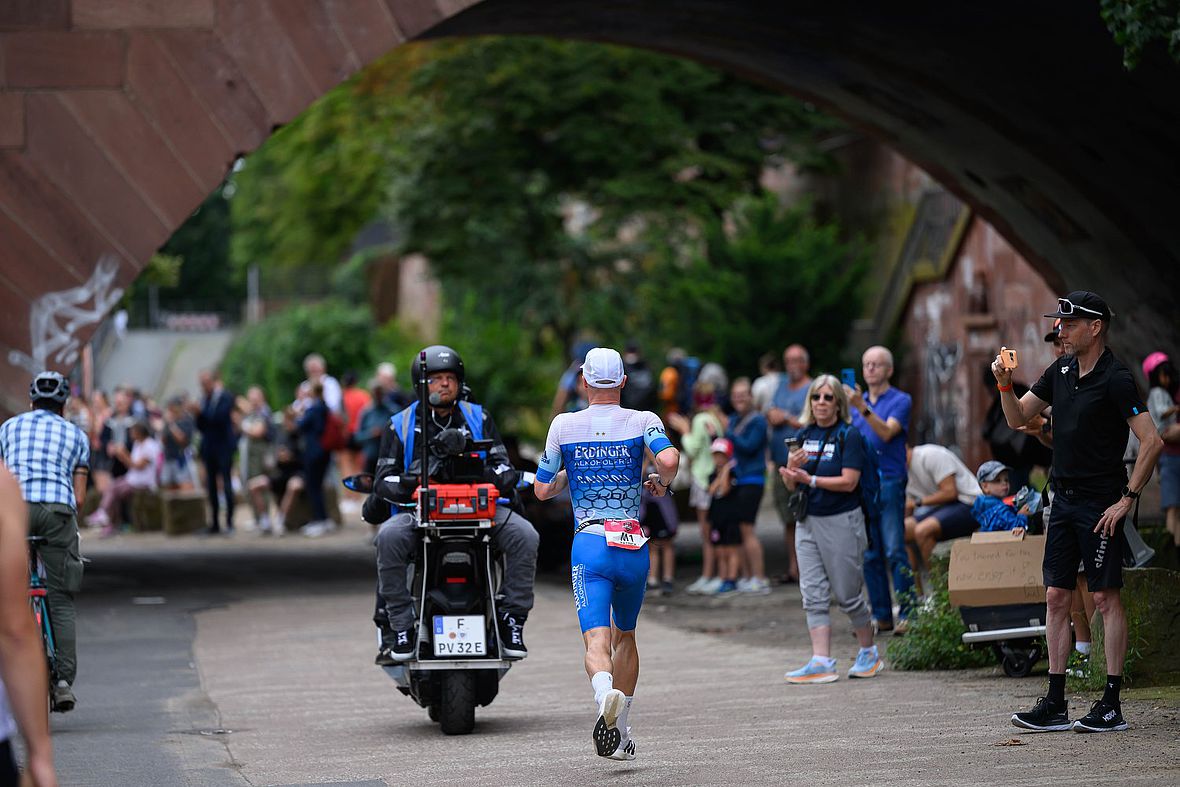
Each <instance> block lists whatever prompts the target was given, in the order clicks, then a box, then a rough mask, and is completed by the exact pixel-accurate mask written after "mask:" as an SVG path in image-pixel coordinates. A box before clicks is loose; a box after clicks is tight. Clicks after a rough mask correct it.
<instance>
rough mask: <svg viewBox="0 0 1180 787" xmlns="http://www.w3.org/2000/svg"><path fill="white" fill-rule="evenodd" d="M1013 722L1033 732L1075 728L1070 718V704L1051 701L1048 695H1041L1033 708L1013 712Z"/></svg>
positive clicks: (1061, 730) (1062, 730) (1060, 730)
mask: <svg viewBox="0 0 1180 787" xmlns="http://www.w3.org/2000/svg"><path fill="white" fill-rule="evenodd" d="M1012 723H1013V724H1015V725H1016V726H1017V727H1023V728H1024V729H1026V730H1032V731H1033V732H1064V731H1065V730H1069V729H1073V722H1071V721H1070V720H1069V705H1068V703H1065V702H1063V703H1061V704H1060V705H1057V704H1054V703H1052V702H1049V698H1048V697H1041V698H1040V699H1039V700H1037V704H1036V705H1034V706H1033V707H1032V710H1030V711H1026V712H1024V713H1013V714H1012Z"/></svg>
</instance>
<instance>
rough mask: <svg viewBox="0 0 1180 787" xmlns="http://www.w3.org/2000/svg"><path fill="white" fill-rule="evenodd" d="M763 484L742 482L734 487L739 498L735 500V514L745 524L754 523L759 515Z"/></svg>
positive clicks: (734, 492)
mask: <svg viewBox="0 0 1180 787" xmlns="http://www.w3.org/2000/svg"><path fill="white" fill-rule="evenodd" d="M763 489H764V488H763V486H762V484H742V485H740V486H735V487H734V488H733V494H734V496H735V497H736V498H737V499H736V500H735V501H734V516H736V517H737V521H738V522H741V523H743V524H747V525H752V524H754V520H755V519H756V518H757V517H758V506H760V505H762V492H763Z"/></svg>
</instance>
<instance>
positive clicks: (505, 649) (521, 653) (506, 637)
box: [499, 612, 529, 659]
mask: <svg viewBox="0 0 1180 787" xmlns="http://www.w3.org/2000/svg"><path fill="white" fill-rule="evenodd" d="M524 620H525V619H524V616H523V615H513V614H512V613H510V612H501V613H500V625H499V631H500V653H501V654H503V656H504V657H505V658H509V659H523V658H524V657H525V656H527V655H529V649H528V648H526V647H525V646H524Z"/></svg>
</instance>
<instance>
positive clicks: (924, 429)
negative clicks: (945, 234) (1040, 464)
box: [898, 219, 1057, 467]
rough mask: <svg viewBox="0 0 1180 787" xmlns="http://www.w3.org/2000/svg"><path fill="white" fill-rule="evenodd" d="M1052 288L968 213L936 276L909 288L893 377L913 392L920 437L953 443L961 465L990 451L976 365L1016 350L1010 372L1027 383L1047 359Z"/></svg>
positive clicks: (985, 392) (986, 397) (985, 394)
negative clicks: (948, 261)
mask: <svg viewBox="0 0 1180 787" xmlns="http://www.w3.org/2000/svg"><path fill="white" fill-rule="evenodd" d="M1056 299H1057V293H1055V292H1053V291H1052V290H1051V289H1049V286H1048V285H1047V284H1046V283H1045V281H1044V280H1043V279H1042V278H1041V276H1040V275H1039V274H1037V273H1036V272H1035V271H1034V270H1033V268H1032V266H1031V265H1030V264H1029V263H1028V261H1026V260H1025V259H1024V258H1023V257H1021V256H1020V255H1019V254H1017V253H1016V251H1015V250H1014V249H1013V248H1012V247H1011V246H1010V245H1009V244H1008V243H1007V241H1005V240H1004V239H1003V238H1002V237H1001V236H1000V234H999V233H998V232H996V230H995V229H993V228H992V227H991V225H989V224H987V223H986V222H984V221H982V220H980V219H975V220H974V221H973V222H972V224H971V227H970V229H969V230H968V233H967V236H966V238H965V239H964V241H963V244H962V246H961V249H960V251H959V254H958V256H957V258H956V259H955V262H954V263H953V264H952V266H951V268H950V270H949V271H948V275H947V277H946V279H945V280H944V281H940V282H931V283H928V284H920V285H918V286H917V287H915V288H914V291H913V294H912V296H911V298H910V302H909V305H908V307H907V308H906V312H905V317H904V320H903V325H902V330H903V336H904V341H905V343H906V347H905V348H904V350H903V359H902V368H901V369H900V370H899V375H898V384H899V385H900V386H901V387H903V388H905V389H906V390H907V391H909V392H910V393H911V394H912V395H913V397H914V420H913V425H912V432H913V434H914V436H915V437H916V438H917V439H918V440H919V441H920V442H938V443H942V444H944V445H957V446H958V447H959V449H960V450H961V451H962V453H963V457H964V460H965V461H966V462H967V464H968V466H970V467H976V466H977V465H978V464H979V463H980V462H983V461H984V460H985V459H989V458H990V453H989V451H988V448H987V445H986V443H984V442H983V440H982V438H981V437H980V429H981V427H982V424H983V416H984V414H985V413H986V412H987V408H988V406H989V404H990V403H991V397H992V391H993V390H994V388H993V387H992V386H994V380H992V379H991V378H990V377H989V378H988V383H989V385H988V386H985V385H984V376H983V371H984V366H986V365H987V364H988V363H990V361H991V360H992V359H993V358H994V357H995V355H996V352H997V351H998V349H999V348H1000V346H1001V345H1004V346H1008V347H1015V348H1016V349H1017V350H1018V352H1019V356H1020V371H1019V372H1018V373H1017V375H1016V379H1017V380H1019V381H1021V382H1024V383H1025V384H1031V383H1032V382H1033V381H1034V380H1035V379H1036V378H1037V377H1039V376H1040V373H1041V372H1042V371H1043V370H1044V369H1045V367H1046V366H1048V365H1049V364H1050V363H1051V362H1052V360H1053V354H1052V346H1051V345H1049V344H1046V343H1045V342H1044V335H1045V333H1046V332H1047V331H1048V329H1049V327H1050V325H1051V321H1050V320H1047V319H1045V318H1044V317H1042V316H1041V315H1043V314H1044V313H1046V312H1048V311H1052V307H1053V306H1054V305H1055V304H1056Z"/></svg>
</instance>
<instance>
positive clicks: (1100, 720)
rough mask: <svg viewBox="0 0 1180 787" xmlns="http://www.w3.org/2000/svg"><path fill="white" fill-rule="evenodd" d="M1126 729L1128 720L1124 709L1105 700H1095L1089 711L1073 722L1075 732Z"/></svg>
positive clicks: (1118, 730)
mask: <svg viewBox="0 0 1180 787" xmlns="http://www.w3.org/2000/svg"><path fill="white" fill-rule="evenodd" d="M1125 729H1127V722H1126V721H1124V720H1123V709H1122V708H1120V707H1119V706H1118V705H1111V704H1110V703H1109V702H1106V701H1105V700H1098V701H1097V702H1095V703H1094V704H1093V705H1092V706H1091V707H1090V712H1089V713H1087V714H1086V715H1085V716H1083V717H1082V718H1080V719H1078V720H1077V721H1075V722H1074V723H1073V731H1074V732H1121V731H1123V730H1125Z"/></svg>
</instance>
